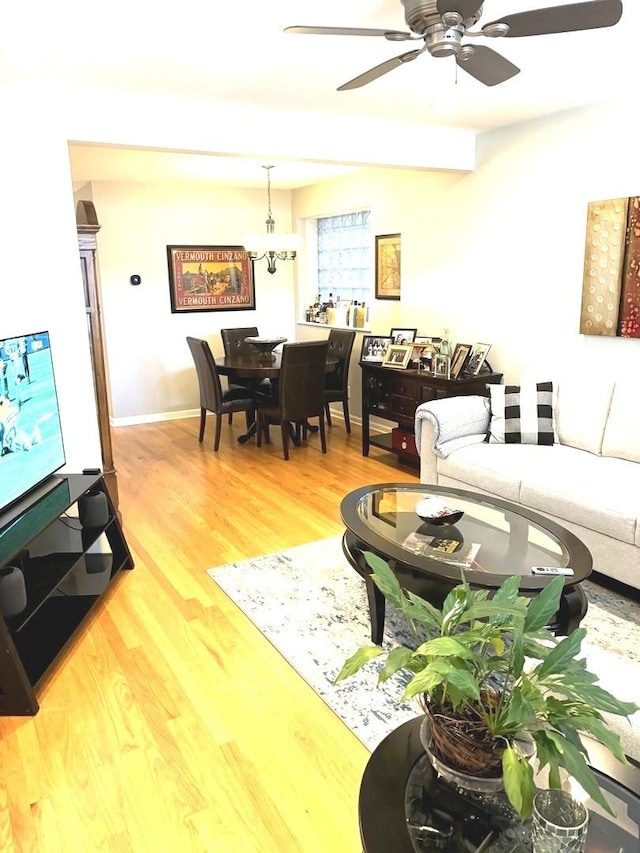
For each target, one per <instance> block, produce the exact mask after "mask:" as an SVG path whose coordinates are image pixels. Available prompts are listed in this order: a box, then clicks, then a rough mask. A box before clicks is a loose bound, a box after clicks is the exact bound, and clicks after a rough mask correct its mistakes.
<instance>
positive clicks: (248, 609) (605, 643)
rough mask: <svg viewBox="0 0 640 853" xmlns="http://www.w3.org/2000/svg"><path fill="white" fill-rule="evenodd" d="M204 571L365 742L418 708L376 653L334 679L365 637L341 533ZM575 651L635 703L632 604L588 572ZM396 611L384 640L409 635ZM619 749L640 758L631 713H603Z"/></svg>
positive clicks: (359, 593) (359, 590)
mask: <svg viewBox="0 0 640 853" xmlns="http://www.w3.org/2000/svg"><path fill="white" fill-rule="evenodd" d="M207 573H208V575H209V576H210V577H211V579H212V580H213V581H214V582H215V583H217V584H218V586H220V587H221V589H223V590H224V592H225V593H226V594H227V595H228V596H229V597H230V598H231V600H232V601H233V602H234V603H235V604H236V605H237V606H238V607H239V608H240V609H241V610H242V611H243V612H244V613H245V614H246V615H247V616H248V617H249V619H250V620H251V621H252V622H253V623H254V624H255V625H256V627H257V628H259V630H260V631H261V632H262V633H263V634H264V635H265V637H267V638H268V639H269V641H270V642H271V643H272V644H273V645H274V646H275V648H276V649H277V650H278V651H279V652H280V654H281V655H283V657H285V658H286V660H287V661H288V662H289V663H290V664H291V665H292V666H293V667H294V669H295V670H296V671H297V672H298V673H299V674H300V675H301V676H302V677H303V678H304V679H305V680H306V681H307V682H308V683H309V684H310V685H311V687H313V689H314V690H315V691H316V692H317V693H318V695H319V696H321V697H322V699H323V700H324V701H325V702H326V703H327V704H328V705H329V707H330V708H331V709H332V710H333V711H335V713H336V714H337V715H338V716H339V717H340V718H341V719H342V720H343V721H344V723H345V724H346V725H347V726H348V727H349V728H350V729H351V731H352V732H354V734H355V735H356V736H357V737H358V738H359V739H360V740H361V741H362V743H363V744H364V745H365V746H366V747H367V748H368V749H370V750H373V749H375V747H376V746H377V745H378V744H379V743H380V741H381V740H382V739H383V738H384V737H385V736H386V735H387V734H389V732H391V731H393V729H395V728H397V726H399V725H400V724H401V723H403V722H404V721H405V720H409V719H412V718H413V717H415V716H416V715H417V714H418V713H419V712H420V711H419V707H418V705H417V703H414V701H413V700H411V701H410V702H407V703H403V704H400V703H399V702H398V698H397V697H398V696H399V695H400V692H401V689H400V688H401V686H402V684H403V679H404V680H405V681H406V679H407V677H406V676H403V675H402V674H398V675H396V676H394V677H393V678H392V679H390V680H389V681H388V682H386V683H384V684H383V685H381V686H378V685H377V675H378V672H379V669H380V667H381V663H380V661H375V660H374V661H371V662H370V663H368V664H367V665H366V666H365V667H364V668H363V669H362V670H361V671H360V672H359V673H358V674H357V675H355V676H353V677H352V678H349V679H347V680H345V681H342V682H340V683H339V684H337V685H336V684H334V683H333V682H334V679H335V677H336V675H337V674H338V672H339V671H340V668H341V666H342V664H343V662H344V661H345V660H346V659H347V658H348V657H349V656H350V655H351V654H353V652H354V651H355V650H356V649H357V648H359V647H360V646H362V645H365V644H368V643H370V642H371V634H370V631H371V626H370V622H369V610H368V606H367V596H366V593H365V588H364V582H363V581H362V579H361V578H360V576H359V575H358V574H357V573H356V572H355V571H354V569H352V568H351V567H350V565H349V564H348V562H347V561H346V558H345V557H344V555H343V553H342V547H341V540H340V537H336V538H333V539H325V540H321V541H319V542H311V543H309V544H308V545H301V546H299V547H297V548H291V549H289V550H286V551H280V552H278V553H274V554H267V555H265V556H261V557H256V558H255V559H252V560H245V561H242V562H238V563H231V564H229V565H226V566H219V567H217V568H213V569H208V570H207ZM584 586H585V589H586V592H587V596H588V599H589V610H588V613H587V616H586V617H585V619H584V620H583V623H582V624H583V625H584V626H585V627H586V628H587V630H588V634H587V640H585V641H584V642H583V644H582V651H583V653H584V657H585V658H586V660H587V665H588V667H589V669H590V670H592V671H593V672H595V673H596V674H597V675H598V676H599V677H600V683H601V684H602V686H604V687H606V688H607V689H608V690H610V691H611V692H613V693H614V694H615V695H616V696H617V697H618V698H620V699H625V700H628V701H635V702H637V703H638V704H640V604H639V603H637V602H635V601H632V600H630V599H627V598H625V597H623V596H621V595H618V594H617V593H614V592H611V591H609V590H607V589H605V588H604V587H601V586H598V585H596V584H594V583H591V582H590V581H587V582H586V583H585V584H584ZM410 636H411V635H410V634H409V631H408V628H407V625H406V621H405V619H404V617H403V616H402V614H401V613H400V612H399V611H398V610H397V609H396V608H395V607H393V606H392V605H387V617H386V620H385V631H384V638H383V645H384V646H385V648H391V647H393V646H396V645H398V644H401V643H403V642H407V643H409V642H410ZM610 723H611V725H612V727H613V728H615V730H616V731H617V732H618V733H619V734H620V737H621V738H622V742H623V744H624V747H625V750H626V752H627V754H629V755H632V756H633V757H634V758H636V759H639V760H640V712H639V713H638V714H635V715H634V716H633V718H632V724H631V725H629V723H627V721H626V720H624V719H620V718H610Z"/></svg>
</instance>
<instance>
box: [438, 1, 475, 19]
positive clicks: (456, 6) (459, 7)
mask: <svg viewBox="0 0 640 853" xmlns="http://www.w3.org/2000/svg"><path fill="white" fill-rule="evenodd" d="M480 6H482V2H479V0H438V14H439V15H444V13H445V12H459V13H460V14H461V15H462V20H463V21H466V19H467V18H470V17H471V16H472V15H475V13H476V12H477V11H478V9H479V8H480Z"/></svg>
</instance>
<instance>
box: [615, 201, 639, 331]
mask: <svg viewBox="0 0 640 853" xmlns="http://www.w3.org/2000/svg"><path fill="white" fill-rule="evenodd" d="M618 329H619V331H618V334H619V335H620V337H622V338H640V198H638V196H635V197H634V198H630V199H629V211H628V214H627V245H626V251H625V258H624V269H623V273H622V298H621V301H620V320H619V323H618Z"/></svg>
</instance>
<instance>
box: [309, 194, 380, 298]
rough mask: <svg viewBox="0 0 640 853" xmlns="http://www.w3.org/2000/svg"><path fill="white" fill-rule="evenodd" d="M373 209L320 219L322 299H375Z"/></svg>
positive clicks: (319, 245)
mask: <svg viewBox="0 0 640 853" xmlns="http://www.w3.org/2000/svg"><path fill="white" fill-rule="evenodd" d="M370 215H371V213H370V211H369V210H359V211H356V212H354V213H343V214H340V215H339V216H326V217H322V218H320V219H318V220H317V240H318V244H317V245H318V290H317V292H318V293H319V294H320V302H328V301H329V294H331V295H332V297H333V300H334V302H335V300H336V299H337V297H338V296H339V297H340V299H350V300H351V301H354V300H357V301H358V302H367V303H369V302H371V301H372V294H373V264H372V260H371V254H372V252H371V229H370V226H369V220H370Z"/></svg>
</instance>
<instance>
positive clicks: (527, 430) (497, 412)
mask: <svg viewBox="0 0 640 853" xmlns="http://www.w3.org/2000/svg"><path fill="white" fill-rule="evenodd" d="M487 388H488V389H489V394H490V396H491V421H490V423H489V442H490V443H491V442H492V443H494V444H553V440H554V425H553V382H538V383H536V384H531V385H487Z"/></svg>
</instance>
